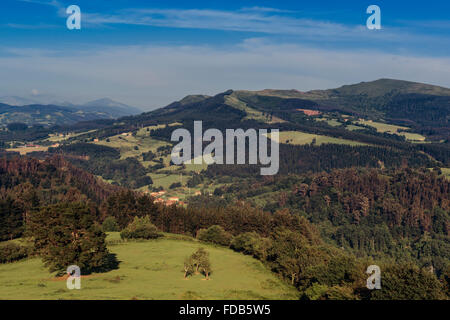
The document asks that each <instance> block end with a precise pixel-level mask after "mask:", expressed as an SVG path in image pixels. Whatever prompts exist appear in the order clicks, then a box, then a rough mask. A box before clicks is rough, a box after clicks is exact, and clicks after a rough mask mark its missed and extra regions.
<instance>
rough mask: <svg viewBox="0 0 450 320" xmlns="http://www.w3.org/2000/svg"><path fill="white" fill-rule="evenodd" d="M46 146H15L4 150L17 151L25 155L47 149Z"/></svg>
mask: <svg viewBox="0 0 450 320" xmlns="http://www.w3.org/2000/svg"><path fill="white" fill-rule="evenodd" d="M47 150H48V147H45V146H40V147H17V148H11V149H6V151H11V152H19V153H20V154H21V155H25V154H27V153H31V152H35V151H47Z"/></svg>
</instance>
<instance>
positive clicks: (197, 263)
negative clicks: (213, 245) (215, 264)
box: [183, 248, 212, 280]
mask: <svg viewBox="0 0 450 320" xmlns="http://www.w3.org/2000/svg"><path fill="white" fill-rule="evenodd" d="M183 271H184V278H185V279H186V278H187V277H188V276H189V275H191V274H199V273H200V272H201V273H202V274H203V275H204V276H205V278H206V280H209V275H210V274H211V272H212V269H211V263H210V261H209V253H208V251H206V250H205V249H204V248H198V249H197V250H196V251H195V252H194V253H193V254H192V255H191V256H190V257H189V258H186V259H185V260H184V268H183Z"/></svg>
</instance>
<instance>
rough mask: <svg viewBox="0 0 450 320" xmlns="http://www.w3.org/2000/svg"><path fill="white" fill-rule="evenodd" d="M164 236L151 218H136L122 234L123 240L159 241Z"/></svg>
mask: <svg viewBox="0 0 450 320" xmlns="http://www.w3.org/2000/svg"><path fill="white" fill-rule="evenodd" d="M162 236H163V234H162V233H161V232H159V231H158V228H156V227H155V225H154V224H152V223H151V221H150V217H149V216H144V217H142V218H139V217H134V220H133V221H132V222H131V223H130V224H129V225H128V226H127V227H126V228H125V229H123V230H122V232H121V233H120V237H121V238H122V239H146V240H149V239H157V238H160V237H162Z"/></svg>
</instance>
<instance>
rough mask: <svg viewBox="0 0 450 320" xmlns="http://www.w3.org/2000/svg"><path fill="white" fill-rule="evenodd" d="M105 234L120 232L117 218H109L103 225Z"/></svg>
mask: <svg viewBox="0 0 450 320" xmlns="http://www.w3.org/2000/svg"><path fill="white" fill-rule="evenodd" d="M102 230H103V232H116V231H120V228H119V225H118V224H117V221H116V218H114V217H107V218H106V219H105V221H103V224H102Z"/></svg>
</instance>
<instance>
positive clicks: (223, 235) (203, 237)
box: [197, 226, 232, 246]
mask: <svg viewBox="0 0 450 320" xmlns="http://www.w3.org/2000/svg"><path fill="white" fill-rule="evenodd" d="M197 238H198V239H199V240H200V241H204V242H211V243H215V244H219V245H221V246H229V245H230V242H231V239H232V235H231V234H230V233H228V232H226V231H225V230H224V229H223V228H222V227H221V226H211V227H209V228H208V229H200V230H199V231H198V234H197Z"/></svg>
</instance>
